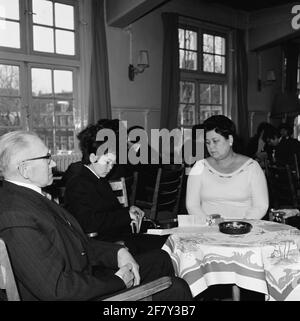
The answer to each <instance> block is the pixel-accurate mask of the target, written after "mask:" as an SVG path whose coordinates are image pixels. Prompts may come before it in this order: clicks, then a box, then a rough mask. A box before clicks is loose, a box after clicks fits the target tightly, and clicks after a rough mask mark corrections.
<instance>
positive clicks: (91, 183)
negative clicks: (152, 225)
mask: <svg viewBox="0 0 300 321" xmlns="http://www.w3.org/2000/svg"><path fill="white" fill-rule="evenodd" d="M97 133H98V126H97V125H89V126H88V127H86V128H85V129H84V130H83V131H82V132H80V133H79V134H78V138H79V139H80V144H79V145H80V148H81V151H82V154H83V158H82V162H83V164H84V165H83V167H82V169H81V171H80V172H79V173H78V174H77V175H75V176H73V177H72V178H71V179H70V180H69V181H68V182H67V185H66V190H65V197H64V201H65V208H66V209H67V210H68V211H69V212H70V213H71V214H72V215H74V217H75V218H76V219H77V220H78V222H79V223H80V225H81V227H82V229H83V230H84V231H85V233H87V234H90V235H94V236H95V238H96V239H98V240H104V241H110V242H121V243H124V244H125V245H126V247H128V248H129V250H130V252H131V253H144V252H145V251H150V250H153V249H160V248H161V247H162V246H163V244H164V243H165V241H166V239H167V237H168V236H166V235H164V236H158V235H147V234H141V233H133V231H132V224H131V223H132V222H138V221H140V220H141V219H142V218H143V216H144V212H143V211H142V210H141V209H139V208H138V207H136V206H133V205H132V206H130V207H129V208H125V207H123V206H122V205H121V204H120V203H119V201H118V199H117V197H116V195H115V194H114V192H113V190H112V189H111V186H110V184H109V181H108V179H107V178H106V176H107V175H108V174H109V172H110V171H111V169H112V168H113V166H114V163H115V161H116V151H115V150H108V151H107V152H105V153H102V149H101V146H102V144H103V143H104V142H103V141H97V140H96V137H97Z"/></svg>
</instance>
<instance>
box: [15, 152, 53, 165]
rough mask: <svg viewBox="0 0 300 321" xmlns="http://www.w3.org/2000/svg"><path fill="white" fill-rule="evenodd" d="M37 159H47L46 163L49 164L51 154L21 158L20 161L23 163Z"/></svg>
mask: <svg viewBox="0 0 300 321" xmlns="http://www.w3.org/2000/svg"><path fill="white" fill-rule="evenodd" d="M37 159H47V160H48V164H50V163H51V154H50V153H47V155H45V156H41V157H34V158H28V159H25V160H23V161H22V162H21V163H24V162H27V161H32V160H37Z"/></svg>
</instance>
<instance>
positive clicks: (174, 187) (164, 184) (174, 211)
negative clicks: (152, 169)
mask: <svg viewBox="0 0 300 321" xmlns="http://www.w3.org/2000/svg"><path fill="white" fill-rule="evenodd" d="M183 175H184V166H183V165H172V166H170V167H169V166H164V167H161V168H159V169H158V172H157V176H156V183H155V187H154V191H153V197H152V199H151V200H150V201H141V200H136V202H135V204H136V205H137V206H139V207H141V208H142V209H145V210H146V215H147V214H148V215H147V217H148V218H150V219H151V220H153V221H154V222H162V220H160V218H159V212H162V211H164V212H169V213H171V215H172V219H175V220H176V219H177V215H178V209H179V203H180V196H181V190H182V183H183ZM148 190H149V191H150V193H151V192H152V191H151V188H149V189H148ZM147 210H148V213H147ZM167 221H171V220H167ZM166 223H167V222H166Z"/></svg>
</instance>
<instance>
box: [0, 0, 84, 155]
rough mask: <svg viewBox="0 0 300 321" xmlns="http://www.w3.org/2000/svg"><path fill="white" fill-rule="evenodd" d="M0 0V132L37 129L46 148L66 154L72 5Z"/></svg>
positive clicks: (72, 80) (72, 108)
mask: <svg viewBox="0 0 300 321" xmlns="http://www.w3.org/2000/svg"><path fill="white" fill-rule="evenodd" d="M77 3H78V2H77V1H71V0H0V135H1V134H3V133H5V132H8V131H11V130H16V129H30V130H34V131H35V132H37V133H38V134H39V135H40V137H41V138H42V139H43V140H44V141H45V143H46V144H47V145H48V146H49V148H50V149H51V152H52V153H56V154H60V153H71V152H72V151H73V150H74V149H75V145H74V144H75V135H76V133H77V131H78V130H80V128H81V126H82V122H81V113H82V111H81V110H80V109H79V106H78V75H79V71H80V69H79V67H80V62H79V49H78V48H79V46H78V39H79V34H78V5H77Z"/></svg>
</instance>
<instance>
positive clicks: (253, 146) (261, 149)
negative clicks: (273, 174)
mask: <svg viewBox="0 0 300 321" xmlns="http://www.w3.org/2000/svg"><path fill="white" fill-rule="evenodd" d="M275 131H276V129H275V127H274V126H273V125H271V124H270V123H267V122H262V123H260V124H259V125H258V127H257V131H256V134H255V135H254V136H253V137H251V138H250V140H249V142H248V146H247V152H246V155H247V156H249V157H251V158H253V159H255V160H256V161H257V162H258V163H259V164H260V165H261V166H262V167H264V165H265V164H264V162H265V161H266V160H267V159H268V158H270V157H271V155H268V153H270V152H271V154H272V150H271V151H270V150H269V149H268V144H267V140H268V138H269V137H270V136H272V134H273V133H274V132H275Z"/></svg>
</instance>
